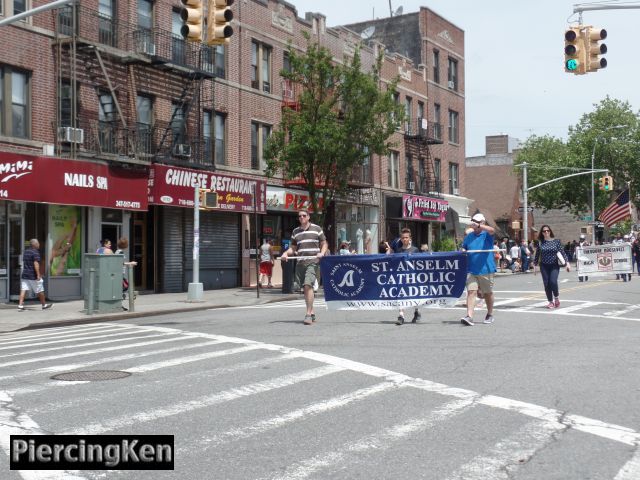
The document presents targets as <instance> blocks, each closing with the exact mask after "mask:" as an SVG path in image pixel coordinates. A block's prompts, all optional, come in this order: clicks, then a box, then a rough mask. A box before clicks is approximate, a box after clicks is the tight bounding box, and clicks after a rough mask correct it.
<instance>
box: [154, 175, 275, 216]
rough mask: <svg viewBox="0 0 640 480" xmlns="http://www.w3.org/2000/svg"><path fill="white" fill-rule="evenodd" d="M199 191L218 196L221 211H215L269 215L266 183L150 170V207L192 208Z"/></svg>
mask: <svg viewBox="0 0 640 480" xmlns="http://www.w3.org/2000/svg"><path fill="white" fill-rule="evenodd" d="M196 187H197V188H207V189H211V190H213V191H214V192H217V193H218V208H217V209H215V210H223V211H228V212H245V213H251V212H253V211H254V208H255V210H256V211H257V212H258V213H266V203H265V199H266V192H267V182H265V181H264V180H256V179H252V178H242V177H235V176H231V175H223V174H220V173H217V172H209V171H206V170H192V169H189V168H181V167H173V166H169V165H160V164H156V165H152V166H151V172H150V173H149V203H150V204H152V205H167V206H174V207H185V208H190V207H191V208H192V207H193V204H194V194H195V188H196ZM255 190H257V196H256V202H255V207H254V198H253V192H254V191H255Z"/></svg>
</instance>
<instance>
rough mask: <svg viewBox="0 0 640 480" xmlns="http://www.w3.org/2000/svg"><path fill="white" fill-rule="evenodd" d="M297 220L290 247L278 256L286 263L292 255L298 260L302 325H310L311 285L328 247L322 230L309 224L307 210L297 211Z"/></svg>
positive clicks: (311, 311)
mask: <svg viewBox="0 0 640 480" xmlns="http://www.w3.org/2000/svg"><path fill="white" fill-rule="evenodd" d="M298 220H299V221H300V226H299V227H296V228H295V229H294V230H293V233H292V234H291V246H290V247H289V248H287V250H286V251H285V252H284V253H283V254H282V255H281V256H280V259H281V260H283V261H285V262H286V261H287V260H288V259H289V255H293V254H294V253H295V255H296V257H297V259H298V264H297V265H296V284H297V285H302V286H303V289H304V301H305V304H306V306H307V313H306V315H305V316H304V324H305V325H311V324H313V322H315V321H316V314H315V312H314V311H313V300H314V292H313V284H314V282H315V281H316V279H317V278H318V274H319V270H320V268H319V267H320V264H319V262H320V258H321V257H324V256H325V255H326V253H327V248H328V246H327V239H326V237H325V236H324V232H323V231H322V228H320V227H319V226H318V225H315V224H313V223H311V222H310V218H309V212H308V211H307V210H299V211H298Z"/></svg>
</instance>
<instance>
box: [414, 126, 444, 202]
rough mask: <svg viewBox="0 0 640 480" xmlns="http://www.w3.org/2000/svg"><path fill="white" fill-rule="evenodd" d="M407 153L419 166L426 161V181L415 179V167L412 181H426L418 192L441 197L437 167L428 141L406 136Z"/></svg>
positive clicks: (422, 138) (420, 185) (419, 187)
mask: <svg viewBox="0 0 640 480" xmlns="http://www.w3.org/2000/svg"><path fill="white" fill-rule="evenodd" d="M405 151H406V154H407V155H409V156H411V158H413V159H414V160H417V162H418V165H419V163H420V161H421V160H424V179H417V178H415V167H414V178H413V179H412V181H414V182H415V181H416V180H421V181H424V184H423V183H420V184H419V186H418V188H417V189H416V190H417V191H419V192H420V193H422V194H431V195H436V196H440V193H441V192H440V188H439V186H438V184H437V180H436V176H435V166H434V163H433V157H432V156H431V149H430V148H429V143H428V141H427V139H426V138H424V137H421V136H405Z"/></svg>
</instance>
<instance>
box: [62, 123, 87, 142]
mask: <svg viewBox="0 0 640 480" xmlns="http://www.w3.org/2000/svg"><path fill="white" fill-rule="evenodd" d="M58 141H60V142H63V143H83V142H84V130H83V129H81V128H73V127H58Z"/></svg>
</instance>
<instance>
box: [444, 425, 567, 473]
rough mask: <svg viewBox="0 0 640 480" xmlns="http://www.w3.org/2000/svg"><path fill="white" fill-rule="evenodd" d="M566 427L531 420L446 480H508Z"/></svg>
mask: <svg viewBox="0 0 640 480" xmlns="http://www.w3.org/2000/svg"><path fill="white" fill-rule="evenodd" d="M566 428H567V427H565V426H560V425H559V424H556V423H550V422H541V421H532V422H529V423H527V424H526V425H524V426H523V427H522V428H520V429H519V430H518V431H517V432H516V433H514V434H512V435H510V436H509V437H507V438H505V439H503V440H501V441H499V442H498V443H496V444H495V445H494V446H493V448H491V450H490V451H489V452H488V453H487V454H486V455H481V456H478V457H475V458H474V459H473V460H471V461H470V462H469V463H467V464H465V465H463V466H462V467H460V468H459V469H458V471H456V472H455V473H454V474H453V475H451V476H449V477H447V480H508V479H509V478H512V475H513V473H514V471H515V470H516V469H517V467H518V465H520V464H521V463H522V462H523V461H526V460H527V459H529V458H531V457H532V456H533V455H534V454H535V452H536V451H538V450H540V449H542V448H544V446H545V445H546V444H548V443H549V442H550V441H552V440H553V436H554V435H555V434H556V433H558V432H559V431H561V430H565V429H566Z"/></svg>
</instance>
